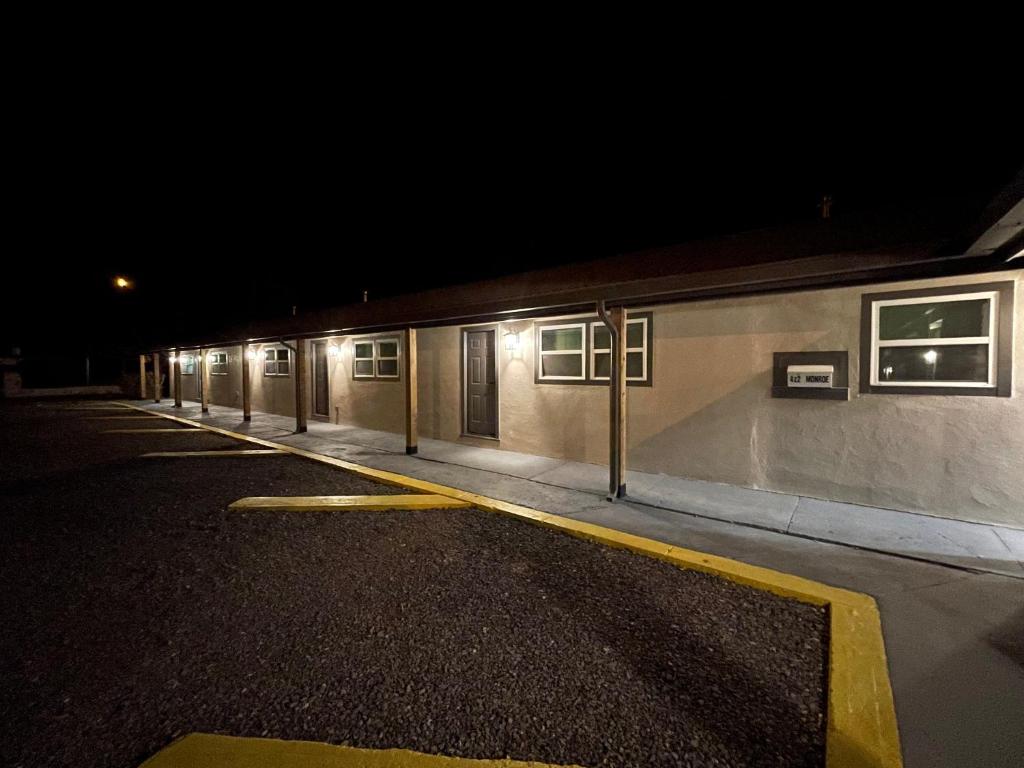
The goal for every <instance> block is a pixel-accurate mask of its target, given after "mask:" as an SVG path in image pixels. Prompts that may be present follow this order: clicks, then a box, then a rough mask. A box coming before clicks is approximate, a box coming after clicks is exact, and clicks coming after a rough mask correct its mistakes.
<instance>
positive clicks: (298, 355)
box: [295, 339, 309, 432]
mask: <svg viewBox="0 0 1024 768" xmlns="http://www.w3.org/2000/svg"><path fill="white" fill-rule="evenodd" d="M308 388H309V382H308V381H307V380H306V344H305V342H303V341H302V339H297V340H296V341H295V431H296V432H305V431H306V391H307V389H308Z"/></svg>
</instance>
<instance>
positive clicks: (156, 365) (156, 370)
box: [153, 352, 163, 403]
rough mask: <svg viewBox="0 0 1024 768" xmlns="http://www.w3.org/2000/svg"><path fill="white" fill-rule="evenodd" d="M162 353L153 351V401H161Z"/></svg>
mask: <svg viewBox="0 0 1024 768" xmlns="http://www.w3.org/2000/svg"><path fill="white" fill-rule="evenodd" d="M161 389H163V387H161V386H160V353H159V352H154V353H153V402H154V403H159V402H160V390H161Z"/></svg>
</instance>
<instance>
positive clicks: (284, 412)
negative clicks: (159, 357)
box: [211, 341, 308, 416]
mask: <svg viewBox="0 0 1024 768" xmlns="http://www.w3.org/2000/svg"><path fill="white" fill-rule="evenodd" d="M288 344H289V345H290V346H291V347H293V348H294V347H295V342H294V341H289V342H288ZM280 346H281V345H280V344H253V345H251V346H250V347H249V349H251V350H252V351H253V352H255V353H256V359H255V360H247V361H245V362H246V364H247V365H250V366H251V367H250V369H249V374H250V375H249V381H250V383H251V385H252V409H253V410H254V411H263V412H264V413H276V414H278V415H279V416H295V353H294V352H292V353H291V354H290V355H289V360H290V361H291V364H290V365H289V366H288V375H287V376H267V375H266V374H265V373H264V370H265V369H264V358H263V356H262V355H261V354H260V353H261V352H265V351H266V350H268V349H277V348H279V347H280ZM235 353H236V354H237V355H238V360H239V361H240V360H241V356H242V348H241V347H235ZM307 359H308V358H307ZM228 367H229V369H230V370H231V372H232V374H233V375H236V376H237V378H238V404H237V406H236V407H238V408H241V407H242V370H241V368H240V367H239V365H238V364H236V363H235V359H234V358H233V357H232V356H231V355H229V356H228ZM236 370H237V374H236V373H235V371H236ZM211 378H212V377H211Z"/></svg>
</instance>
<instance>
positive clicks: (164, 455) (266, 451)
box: [140, 430, 288, 459]
mask: <svg viewBox="0 0 1024 768" xmlns="http://www.w3.org/2000/svg"><path fill="white" fill-rule="evenodd" d="M175 431H177V430H175ZM287 455H288V454H286V453H285V452H284V451H279V450H277V449H276V448H254V449H244V450H238V451H155V452H153V453H144V454H142V456H141V457H140V458H143V459H173V458H179V457H180V458H191V457H194V456H287Z"/></svg>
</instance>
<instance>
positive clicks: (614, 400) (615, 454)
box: [597, 299, 626, 501]
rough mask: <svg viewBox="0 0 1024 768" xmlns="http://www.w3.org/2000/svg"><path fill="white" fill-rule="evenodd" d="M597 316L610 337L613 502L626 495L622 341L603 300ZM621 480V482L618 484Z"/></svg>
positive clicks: (610, 486)
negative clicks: (619, 386)
mask: <svg viewBox="0 0 1024 768" xmlns="http://www.w3.org/2000/svg"><path fill="white" fill-rule="evenodd" d="M597 315H598V317H600V318H601V322H602V323H604V327H605V328H607V329H608V334H609V336H610V337H611V349H610V350H609V351H610V352H611V355H610V357H611V360H610V361H609V362H610V366H611V371H610V374H611V375H610V376H609V382H608V396H609V401H608V406H609V416H610V418H609V427H610V428H609V435H608V439H609V449H608V497H607V498H608V500H609V501H614V500H615V499H621V498H624V497H625V495H626V478H625V477H623V473H622V471H621V467H622V462H623V460H624V458H625V457H624V456H622V453H621V449H620V446H621V445H622V440H621V435H620V434H619V432H620V431H621V429H622V418H621V414H620V412H619V411H620V408H621V404H620V403H619V398H618V390H619V388H618V377H619V376H622V375H623V371H621V370H619V364H618V361H619V356H618V352H617V350H618V348H619V344H620V343H621V342H622V339H620V338H619V329H618V328H617V327H616V326H615V323H613V322H612V319H611V317H610V316H609V314H608V309H607V307H606V306H605V302H604V299H601V300H600V301H598V302H597ZM620 480H621V482H620Z"/></svg>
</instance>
